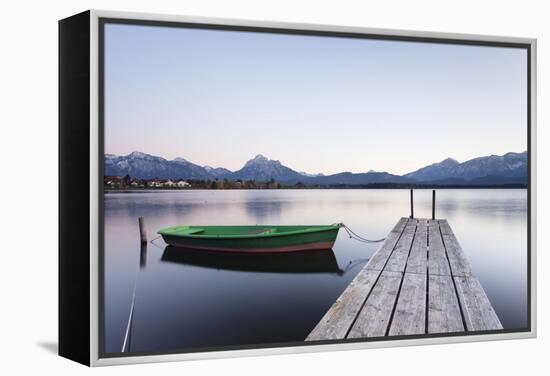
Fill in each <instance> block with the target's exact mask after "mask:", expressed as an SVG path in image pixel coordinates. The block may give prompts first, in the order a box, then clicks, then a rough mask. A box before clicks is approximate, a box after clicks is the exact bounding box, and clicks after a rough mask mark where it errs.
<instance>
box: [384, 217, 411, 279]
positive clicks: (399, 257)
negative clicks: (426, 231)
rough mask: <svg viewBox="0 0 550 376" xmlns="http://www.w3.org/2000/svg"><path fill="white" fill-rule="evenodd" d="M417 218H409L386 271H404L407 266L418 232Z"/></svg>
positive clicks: (385, 268)
mask: <svg viewBox="0 0 550 376" xmlns="http://www.w3.org/2000/svg"><path fill="white" fill-rule="evenodd" d="M417 222H418V221H417V220H416V219H409V221H408V222H407V225H406V226H405V230H404V231H403V234H402V235H401V238H400V239H399V241H398V242H397V245H396V246H395V249H394V250H393V252H392V254H391V256H390V258H389V259H388V262H387V263H386V266H385V267H384V271H389V272H404V271H405V266H406V265H407V259H408V258H409V253H410V251H411V247H412V243H413V240H414V237H415V233H416V225H417Z"/></svg>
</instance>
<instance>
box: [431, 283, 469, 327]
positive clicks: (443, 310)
mask: <svg viewBox="0 0 550 376" xmlns="http://www.w3.org/2000/svg"><path fill="white" fill-rule="evenodd" d="M428 302H429V303H428V328H427V329H428V333H452V332H463V331H464V324H463V323H462V314H461V313H460V306H459V303H458V298H457V296H456V291H455V287H454V284H453V279H452V277H451V276H449V275H430V276H429V278H428Z"/></svg>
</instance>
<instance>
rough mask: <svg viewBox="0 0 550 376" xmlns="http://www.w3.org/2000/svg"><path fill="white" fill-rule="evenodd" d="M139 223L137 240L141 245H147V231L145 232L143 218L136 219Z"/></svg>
mask: <svg viewBox="0 0 550 376" xmlns="http://www.w3.org/2000/svg"><path fill="white" fill-rule="evenodd" d="M138 223H139V239H140V241H141V244H143V243H147V231H146V230H145V219H143V217H139V218H138Z"/></svg>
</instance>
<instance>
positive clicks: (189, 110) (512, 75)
mask: <svg viewBox="0 0 550 376" xmlns="http://www.w3.org/2000/svg"><path fill="white" fill-rule="evenodd" d="M526 149H527V51H526V50H525V49H514V48H502V47H479V46H461V45H443V44H432V43H417V42H397V41H377V40H366V39H350V38H336V37H324V36H322V37H321V36H297V35H281V34H268V33H251V32H238V31H217V30H198V29H185V28H175V27H154V26H136V25H120V24H107V25H106V26H105V152H106V153H111V154H119V155H126V154H129V153H131V152H132V151H142V152H145V153H148V154H153V155H158V156H162V157H164V158H167V159H173V158H175V157H182V158H185V159H187V160H189V161H191V162H193V163H197V164H199V165H209V166H213V167H226V168H229V169H230V170H237V169H239V168H241V167H242V166H243V165H244V163H245V162H246V161H247V160H249V159H251V158H252V157H254V156H255V155H256V154H263V155H265V156H267V157H269V158H271V159H278V160H280V161H281V162H282V163H283V164H284V165H286V166H288V167H291V168H293V169H295V170H297V171H305V172H309V173H318V172H322V173H325V174H332V173H336V172H343V171H352V172H366V171H368V170H371V169H372V170H376V171H387V172H391V173H395V174H403V173H407V172H410V171H413V170H416V169H418V168H420V167H423V166H425V165H427V164H431V163H434V162H439V161H441V160H443V159H445V158H447V157H452V158H455V159H457V160H459V161H465V160H468V159H471V158H475V157H478V156H485V155H490V154H504V153H506V152H509V151H515V152H521V151H525V150H526Z"/></svg>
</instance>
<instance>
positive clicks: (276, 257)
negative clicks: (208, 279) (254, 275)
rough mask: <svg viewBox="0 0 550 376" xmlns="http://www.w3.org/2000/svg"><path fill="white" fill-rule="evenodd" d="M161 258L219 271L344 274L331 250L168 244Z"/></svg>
mask: <svg viewBox="0 0 550 376" xmlns="http://www.w3.org/2000/svg"><path fill="white" fill-rule="evenodd" d="M161 260H162V261H167V262H175V263H179V264H185V265H192V266H199V267H203V268H211V269H218V270H232V271H243V272H263V273H334V274H338V275H341V274H343V270H342V269H340V267H339V266H338V262H337V261H336V256H335V255H334V252H333V251H332V249H326V250H321V251H304V252H290V253H265V254H263V253H254V254H249V253H224V252H211V251H203V250H196V249H190V248H182V247H172V246H167V247H166V248H165V249H164V253H163V254H162V258H161Z"/></svg>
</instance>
